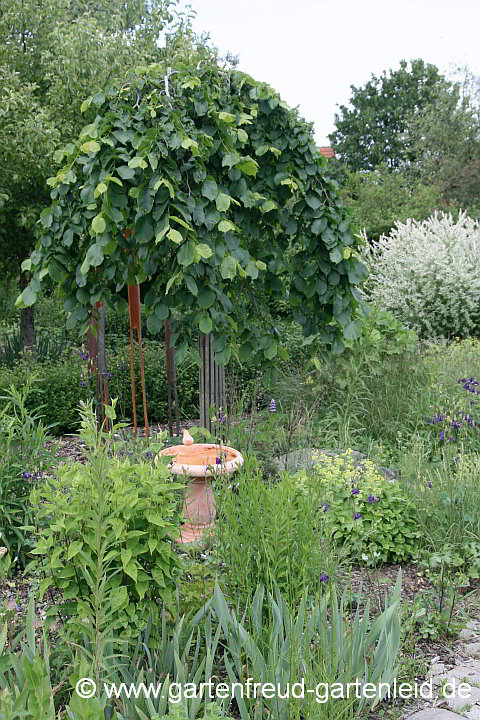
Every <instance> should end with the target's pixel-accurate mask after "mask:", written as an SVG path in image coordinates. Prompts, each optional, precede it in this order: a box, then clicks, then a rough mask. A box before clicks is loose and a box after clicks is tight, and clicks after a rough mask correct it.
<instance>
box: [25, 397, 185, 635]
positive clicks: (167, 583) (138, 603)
mask: <svg viewBox="0 0 480 720" xmlns="http://www.w3.org/2000/svg"><path fill="white" fill-rule="evenodd" d="M110 415H112V416H113V418H114V410H113V408H110V409H109V416H110ZM81 417H82V428H81V432H80V438H81V439H82V440H83V441H84V442H85V443H86V446H87V451H86V457H87V459H88V460H89V464H88V465H84V464H81V463H72V464H68V465H63V466H61V467H60V468H59V470H58V477H54V478H49V479H47V480H46V481H45V483H44V484H43V485H42V486H38V487H37V488H36V489H35V490H34V491H33V493H32V496H31V503H32V507H33V510H34V513H35V518H36V521H37V526H36V527H35V532H36V535H37V541H36V546H35V548H34V549H33V550H32V555H35V556H37V558H36V559H35V560H34V561H32V563H31V564H30V565H29V571H34V572H35V573H36V574H37V575H38V576H39V577H40V592H41V595H43V594H44V593H45V591H46V590H47V588H48V587H50V586H56V587H60V588H61V589H62V591H63V602H61V603H60V605H59V606H58V607H57V608H56V609H57V611H59V612H60V613H61V614H62V615H64V616H66V617H69V618H70V619H69V622H68V625H67V627H68V628H69V630H70V632H71V633H72V634H73V635H74V636H77V637H78V635H79V634H80V635H81V634H86V635H87V636H88V637H89V639H90V640H91V641H92V642H94V641H96V638H95V632H98V626H99V624H100V625H101V626H102V631H101V632H102V637H106V638H108V637H109V634H110V633H114V634H115V635H117V636H118V635H121V636H123V637H128V636H131V635H132V632H133V629H134V628H136V629H137V630H138V629H140V628H142V627H144V626H145V625H146V623H147V619H148V615H149V614H151V615H152V617H153V618H154V620H156V619H157V618H158V605H157V603H156V599H157V598H163V599H166V598H168V597H169V596H170V595H171V593H172V591H173V590H174V587H175V579H176V577H177V575H178V574H179V558H178V556H177V555H176V554H175V552H174V551H173V549H172V547H171V542H172V541H171V539H170V534H173V535H174V534H175V532H176V525H177V517H178V516H179V511H180V508H179V503H180V499H181V498H182V497H183V495H182V493H180V492H179V491H180V490H182V489H183V485H182V484H180V483H173V482H170V480H169V475H168V470H167V468H166V467H165V466H163V465H159V466H158V467H156V468H154V467H153V466H152V465H151V464H147V463H144V462H138V463H135V464H131V463H130V462H129V461H128V460H119V459H118V458H116V457H113V458H111V457H109V456H108V451H109V449H111V447H112V442H113V434H114V433H115V432H117V431H118V427H119V426H114V427H113V429H112V431H111V433H109V434H107V435H106V436H105V434H103V433H100V432H99V431H97V429H96V427H95V417H94V415H93V413H92V407H91V404H89V405H86V404H83V406H82V410H81ZM103 441H106V442H105V443H104V442H103ZM180 504H181V503H180ZM98 618H100V620H99V619H98ZM97 621H98V622H97Z"/></svg>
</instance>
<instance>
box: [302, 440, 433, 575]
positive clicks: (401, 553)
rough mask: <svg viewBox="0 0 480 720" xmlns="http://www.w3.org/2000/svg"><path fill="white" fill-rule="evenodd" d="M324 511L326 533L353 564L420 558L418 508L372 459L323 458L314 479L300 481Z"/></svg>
mask: <svg viewBox="0 0 480 720" xmlns="http://www.w3.org/2000/svg"><path fill="white" fill-rule="evenodd" d="M297 483H298V486H299V487H301V488H303V490H304V492H305V493H306V494H307V496H308V497H309V498H310V499H313V500H314V502H315V504H316V507H317V508H319V510H320V512H321V523H322V525H323V526H324V531H325V533H326V534H327V535H328V536H329V537H330V538H331V540H332V541H333V542H334V543H335V545H337V546H339V547H341V548H343V549H344V550H345V552H347V553H348V555H349V556H350V557H351V558H352V560H353V561H354V562H357V563H362V562H364V563H366V564H367V565H371V566H374V565H380V564H382V563H387V562H393V563H395V562H405V561H408V560H410V559H411V558H412V557H415V555H416V554H417V545H418V538H419V537H420V533H419V532H418V527H417V521H416V517H415V505H414V503H413V502H412V501H411V500H410V499H409V498H408V497H407V495H406V494H405V492H404V491H403V490H402V488H401V487H400V485H399V483H398V481H396V482H394V483H392V482H391V481H389V480H386V479H385V478H384V477H383V476H382V475H380V473H379V472H378V471H376V469H375V466H374V465H373V463H371V462H370V461H368V460H365V461H364V462H362V466H361V467H356V466H355V461H354V459H353V458H352V456H351V455H349V454H348V453H346V454H345V455H344V456H339V457H335V458H332V457H330V456H327V455H324V454H321V453H319V454H318V457H317V458H316V465H315V468H314V471H313V472H312V474H311V475H300V476H298V477H297Z"/></svg>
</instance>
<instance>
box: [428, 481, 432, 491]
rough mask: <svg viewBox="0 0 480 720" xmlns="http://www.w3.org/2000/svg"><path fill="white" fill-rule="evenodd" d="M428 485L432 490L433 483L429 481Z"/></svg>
mask: <svg viewBox="0 0 480 720" xmlns="http://www.w3.org/2000/svg"><path fill="white" fill-rule="evenodd" d="M427 487H429V488H430V490H431V489H432V483H431V482H429V483H427Z"/></svg>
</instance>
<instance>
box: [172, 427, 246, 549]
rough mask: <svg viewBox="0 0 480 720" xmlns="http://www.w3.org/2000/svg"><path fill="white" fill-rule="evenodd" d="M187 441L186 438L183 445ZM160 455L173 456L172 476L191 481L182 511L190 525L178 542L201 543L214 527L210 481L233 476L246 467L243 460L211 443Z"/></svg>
mask: <svg viewBox="0 0 480 720" xmlns="http://www.w3.org/2000/svg"><path fill="white" fill-rule="evenodd" d="M187 437H188V440H186V439H185V437H184V443H185V442H188V441H189V440H192V442H193V439H191V436H190V435H189V434H188V433H187ZM159 455H166V456H171V457H172V460H171V462H170V463H169V464H168V466H167V467H168V468H169V470H170V472H171V473H172V474H173V475H183V476H186V477H188V478H189V483H188V485H187V487H186V490H185V500H184V504H183V510H184V514H185V518H186V519H187V522H186V523H184V524H183V525H181V526H180V538H178V539H177V542H180V543H189V542H194V541H196V540H200V539H201V537H202V535H203V534H204V533H205V531H206V530H211V529H212V528H214V527H215V517H216V505H215V497H214V495H213V491H212V482H211V478H212V477H213V476H216V475H225V474H228V473H233V472H235V470H237V469H238V468H239V467H241V466H242V465H243V457H242V455H241V454H240V453H239V452H238V450H234V448H231V447H227V446H225V445H212V444H209V443H198V444H184V445H175V446H174V447H168V448H164V449H163V450H161V451H160V452H159Z"/></svg>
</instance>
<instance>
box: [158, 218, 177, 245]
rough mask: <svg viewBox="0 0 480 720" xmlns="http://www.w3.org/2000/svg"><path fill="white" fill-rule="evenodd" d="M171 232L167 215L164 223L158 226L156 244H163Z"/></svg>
mask: <svg viewBox="0 0 480 720" xmlns="http://www.w3.org/2000/svg"><path fill="white" fill-rule="evenodd" d="M159 228H160V229H159ZM169 230H170V225H169V224H168V216H167V215H165V217H164V219H163V221H162V222H160V223H159V225H157V231H156V232H157V234H156V235H155V242H156V243H159V242H161V241H162V240H163V238H164V237H165V235H166V234H167V232H168V231H169ZM179 234H180V233H179Z"/></svg>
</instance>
